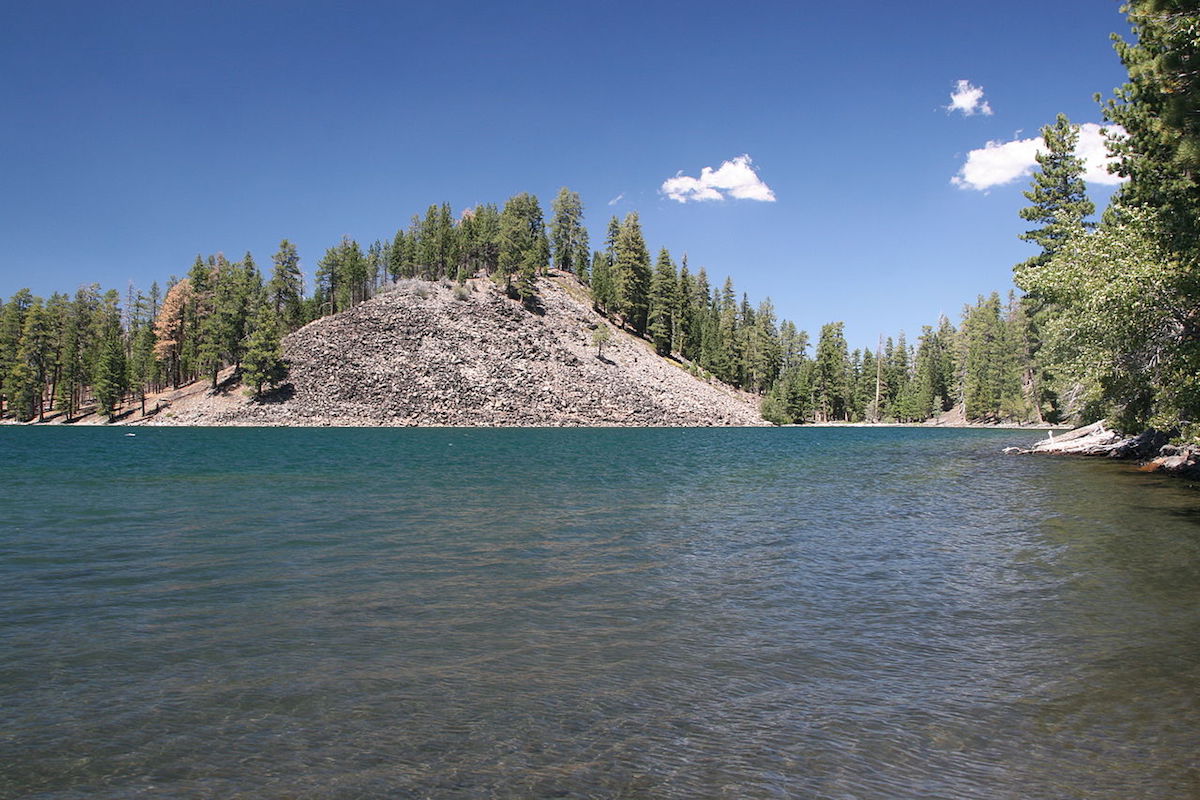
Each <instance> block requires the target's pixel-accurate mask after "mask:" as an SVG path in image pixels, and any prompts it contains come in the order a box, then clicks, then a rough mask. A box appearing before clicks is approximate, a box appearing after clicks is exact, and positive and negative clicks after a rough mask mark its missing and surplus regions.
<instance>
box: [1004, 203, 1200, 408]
mask: <svg viewBox="0 0 1200 800" xmlns="http://www.w3.org/2000/svg"><path fill="white" fill-rule="evenodd" d="M1170 240H1171V239H1170V236H1169V235H1164V233H1163V229H1162V227H1161V223H1160V222H1159V215H1157V214H1154V213H1152V212H1149V211H1143V210H1140V209H1128V210H1126V211H1125V213H1124V214H1123V219H1122V220H1121V221H1119V222H1116V223H1113V224H1106V225H1103V226H1101V228H1100V229H1099V230H1097V231H1096V232H1094V233H1090V234H1086V235H1081V236H1078V237H1076V238H1075V239H1072V240H1071V241H1070V242H1069V243H1068V244H1067V246H1066V247H1064V248H1063V250H1062V251H1061V252H1060V253H1059V254H1057V255H1056V257H1055V258H1053V259H1051V261H1050V262H1049V263H1048V264H1046V265H1045V266H1044V267H1042V268H1041V269H1037V270H1030V271H1027V272H1025V273H1023V274H1022V275H1021V276H1020V281H1021V286H1022V288H1024V289H1026V290H1027V291H1030V292H1037V293H1038V294H1039V295H1041V296H1043V297H1046V298H1048V299H1050V300H1052V301H1053V302H1056V303H1058V304H1060V305H1061V306H1062V307H1063V309H1064V313H1063V314H1062V315H1060V316H1059V317H1057V318H1056V319H1055V320H1053V322H1052V323H1051V324H1050V326H1049V328H1048V330H1047V335H1046V339H1047V349H1048V351H1049V354H1050V358H1051V359H1052V363H1053V365H1054V366H1055V368H1056V369H1058V370H1059V371H1060V372H1062V374H1063V375H1064V377H1065V378H1067V379H1069V380H1070V381H1073V382H1074V383H1076V384H1077V385H1078V386H1079V387H1080V389H1081V391H1082V395H1083V400H1084V403H1083V406H1084V414H1085V416H1088V417H1091V418H1096V417H1099V416H1105V415H1107V416H1111V417H1112V418H1113V420H1114V421H1115V422H1116V423H1117V424H1118V425H1120V426H1121V427H1123V428H1125V429H1127V430H1137V429H1140V428H1142V427H1145V426H1147V425H1155V426H1158V427H1163V428H1168V429H1169V428H1173V427H1176V426H1177V425H1178V424H1179V422H1180V421H1192V420H1200V312H1198V308H1200V305H1198V303H1197V298H1198V297H1200V278H1198V277H1197V273H1196V271H1195V270H1194V269H1193V268H1191V266H1190V265H1189V264H1187V263H1185V262H1181V260H1180V259H1179V258H1177V257H1176V256H1175V255H1174V254H1172V253H1171V252H1169V251H1168V250H1167V249H1166V246H1165V245H1164V242H1169V241H1170Z"/></svg>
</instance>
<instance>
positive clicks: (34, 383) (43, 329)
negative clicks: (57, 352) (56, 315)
mask: <svg viewBox="0 0 1200 800" xmlns="http://www.w3.org/2000/svg"><path fill="white" fill-rule="evenodd" d="M53 360H54V351H53V330H52V320H51V317H50V314H49V312H47V310H46V308H45V306H44V305H43V304H42V301H41V298H38V297H35V298H33V302H32V303H31V304H30V306H29V309H28V310H27V312H26V314H25V324H24V326H23V327H22V330H21V343H20V345H19V346H18V347H17V358H16V365H15V368H14V369H13V371H12V373H11V375H12V377H13V384H14V386H13V398H14V400H15V401H16V402H15V404H14V405H15V406H16V407H17V409H18V413H20V414H21V416H22V417H23V418H24V419H31V418H33V417H37V419H38V422H41V421H43V420H44V419H45V418H46V404H45V401H44V393H45V388H46V379H47V376H48V373H49V371H50V367H51V364H52V362H53ZM22 411H23V412H24V413H21V412H22Z"/></svg>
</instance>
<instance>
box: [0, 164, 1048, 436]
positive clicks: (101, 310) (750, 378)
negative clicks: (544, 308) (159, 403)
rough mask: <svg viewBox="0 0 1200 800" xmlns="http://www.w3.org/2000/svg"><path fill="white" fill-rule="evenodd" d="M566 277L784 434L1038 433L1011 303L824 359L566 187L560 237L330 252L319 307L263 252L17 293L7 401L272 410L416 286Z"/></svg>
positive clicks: (527, 208)
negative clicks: (263, 401) (356, 327)
mask: <svg viewBox="0 0 1200 800" xmlns="http://www.w3.org/2000/svg"><path fill="white" fill-rule="evenodd" d="M551 265H553V266H554V267H556V268H557V269H559V270H561V271H563V272H568V273H573V274H574V275H575V276H576V277H577V278H578V280H579V281H580V282H581V283H582V284H583V285H584V286H586V287H589V289H590V291H591V294H592V298H593V303H594V306H595V308H596V309H597V311H599V312H601V313H603V314H605V315H606V316H607V317H608V318H609V319H610V320H611V321H612V322H613V324H614V325H616V326H618V327H623V328H625V329H626V330H628V331H629V332H630V333H632V334H634V335H637V336H642V337H644V338H645V339H647V340H648V341H649V342H650V343H652V344H653V346H654V348H655V350H656V351H657V352H658V353H659V354H660V355H662V356H665V357H673V358H676V359H678V360H679V361H680V362H681V363H683V364H684V365H686V366H687V367H688V368H689V369H690V370H691V371H692V372H693V373H695V374H697V375H699V376H703V377H710V378H714V379H717V380H720V381H723V382H725V383H727V384H730V385H732V386H735V387H738V388H741V389H744V390H746V391H749V392H752V393H756V394H759V395H761V396H762V397H763V401H762V409H763V414H764V416H765V417H766V418H767V419H768V420H770V421H772V422H777V423H792V422H808V421H818V422H824V421H839V420H840V421H900V422H912V421H919V420H924V419H928V418H929V417H932V416H935V415H937V414H941V413H943V412H946V411H948V410H950V409H952V408H954V407H955V406H961V407H962V408H963V409H964V413H965V416H966V418H968V419H971V420H1034V419H1040V410H1039V407H1038V404H1037V403H1036V402H1035V401H1034V400H1032V399H1031V394H1032V393H1033V392H1034V391H1035V385H1034V382H1033V381H1032V379H1031V377H1030V376H1031V374H1032V368H1031V366H1030V364H1029V362H1028V357H1027V356H1028V353H1029V352H1030V344H1029V342H1030V337H1031V332H1030V327H1029V320H1028V318H1027V317H1026V315H1025V313H1024V306H1023V305H1022V304H1021V303H1018V302H1016V301H1014V300H1012V299H1011V298H1010V299H1009V302H1008V303H1007V304H1002V303H1001V301H1000V298H999V297H998V296H997V295H992V297H990V298H986V299H985V298H980V299H979V301H978V302H977V303H976V305H975V306H972V307H968V308H967V309H965V310H964V313H963V318H962V321H961V324H960V326H959V328H957V329H956V328H955V327H954V326H953V325H952V324H951V323H950V321H949V320H947V319H945V318H943V319H941V320H940V321H939V323H938V325H937V326H936V327H926V328H924V329H923V331H922V332H921V335H920V336H919V338H918V340H917V342H916V343H915V344H910V343H909V342H908V341H907V340H906V337H905V335H904V334H903V333H901V334H900V335H899V336H898V337H897V338H896V339H892V338H888V339H887V340H886V341H884V340H883V339H882V338H881V339H880V342H879V346H878V348H877V349H876V350H874V351H872V350H869V349H868V350H857V349H856V350H854V351H850V350H849V349H848V348H847V345H846V340H845V336H844V331H843V326H842V323H831V324H828V325H825V326H823V327H822V329H821V331H820V336H819V338H818V340H817V342H816V344H815V349H814V351H813V352H812V353H811V355H810V352H809V350H810V344H811V343H810V339H809V335H808V333H807V332H806V331H804V330H801V329H799V328H797V326H796V325H795V324H794V323H793V322H791V321H789V320H781V319H779V318H778V317H777V316H776V313H775V310H774V307H773V305H772V303H771V301H770V299H769V298H768V299H766V300H763V301H761V302H759V303H758V304H756V305H755V304H751V302H750V300H749V298H748V297H747V296H746V295H745V294H742V295H741V297H740V298H739V296H738V294H737V292H736V291H735V288H734V283H733V280H732V278H729V277H726V278H725V279H724V281H723V283H722V284H721V285H720V286H719V287H717V286H714V285H710V282H709V278H708V275H707V272H706V271H705V269H704V268H703V267H701V268H700V269H699V270H697V271H696V272H695V273H693V272H691V271H690V270H689V267H688V262H687V256H686V255H684V256H682V257H681V258H680V261H679V265H678V266H676V263H675V259H674V258H673V257H672V256H671V254H670V253H669V252H668V251H667V250H666V249H662V250H660V251H659V253H658V257H657V259H655V260H654V261H653V263H652V261H651V258H650V252H649V249H648V248H647V246H646V242H645V237H644V235H643V233H642V229H641V224H640V221H639V218H638V215H637V213H636V212H635V213H631V214H629V215H628V216H626V217H625V219H624V220H618V219H617V218H616V217H613V218H612V219H611V220H610V221H609V224H608V228H607V235H606V237H605V241H604V247H603V249H601V250H595V251H591V250H590V249H589V244H588V233H587V229H586V227H585V226H584V220H583V203H582V202H581V200H580V198H579V195H578V194H577V193H575V192H572V191H570V190H569V189H567V188H565V187H564V188H563V189H562V190H560V191H559V193H558V195H557V196H556V198H555V200H554V202H553V204H552V207H551V218H550V222H549V224H546V223H545V221H544V216H543V212H542V209H541V207H540V204H539V202H538V200H537V198H536V197H534V196H533V195H530V194H526V193H522V194H518V195H515V196H513V197H511V198H510V199H509V200H508V201H507V202H506V203H505V204H504V207H503V208H502V209H501V208H498V207H497V206H495V205H493V204H484V205H479V206H476V207H474V208H470V209H467V210H465V211H463V212H461V213H460V214H458V215H457V216H456V215H455V214H454V213H453V211H452V209H451V208H450V206H449V205H448V204H445V203H443V204H441V205H431V206H429V208H428V210H427V211H426V213H425V214H424V215H423V216H421V215H416V216H414V217H413V218H412V221H411V223H410V224H409V226H408V227H407V228H402V229H400V230H398V231H397V232H396V233H395V234H394V236H392V237H390V238H389V239H386V240H376V241H375V242H373V243H372V244H370V245H369V246H367V247H366V248H363V247H362V246H361V245H360V244H359V243H358V242H356V241H355V240H353V239H351V238H349V237H345V238H343V239H342V240H341V241H340V242H339V243H338V244H337V245H335V246H333V247H331V248H329V249H328V250H326V252H325V254H324V256H323V257H322V258H321V259H320V261H319V262H318V264H317V266H316V276H315V277H316V280H315V286H314V287H313V292H312V294H311V295H306V293H305V286H304V278H303V273H302V271H301V268H300V258H299V255H298V253H297V251H296V248H295V246H294V245H293V244H291V243H290V242H288V241H287V240H286V239H285V240H284V241H283V242H281V244H280V248H279V251H278V252H277V253H275V255H274V256H273V257H272V270H271V275H270V278H269V279H267V280H264V278H263V276H262V274H261V272H260V271H259V269H258V266H257V264H256V263H255V261H254V259H253V257H252V256H251V254H250V253H246V255H245V256H244V257H243V259H242V260H241V261H237V262H230V261H228V260H227V259H226V258H225V256H224V255H222V254H216V255H212V256H209V257H207V258H203V257H200V256H197V258H196V261H195V263H194V264H193V265H192V267H191V269H190V270H189V272H188V273H187V274H186V276H185V277H183V278H182V279H179V278H175V277H174V276H172V278H171V279H170V280H169V281H168V282H167V291H166V293H165V295H164V294H163V293H162V292H161V291H160V289H159V287H158V284H157V283H156V284H154V285H153V286H152V287H151V288H150V291H149V292H148V293H142V292H140V291H135V290H134V289H132V288H131V289H130V290H129V291H128V293H127V296H126V299H125V303H124V306H123V307H122V305H121V303H120V297H119V295H118V294H117V292H116V291H109V292H107V293H101V291H100V289H99V288H98V287H97V286H94V285H93V286H87V287H84V288H82V289H80V290H79V291H78V292H77V293H76V296H75V297H74V298H73V299H72V298H68V297H67V296H66V295H61V294H55V295H53V296H52V297H51V298H50V300H49V301H47V302H43V301H42V300H40V299H39V298H35V297H33V296H32V295H31V294H30V293H29V292H28V290H22V291H21V292H18V293H17V295H15V296H14V297H13V298H12V299H11V300H10V301H9V302H8V303H7V304H6V305H5V306H4V308H3V312H2V315H0V398H3V399H4V400H6V401H7V406H6V407H5V406H0V411H8V412H10V413H12V414H13V415H15V416H16V417H17V418H19V419H23V420H27V419H35V418H36V419H38V420H42V419H44V418H45V414H46V412H47V410H49V409H53V410H57V411H60V412H62V413H64V414H65V415H66V418H67V419H71V418H73V417H75V416H76V415H77V414H78V413H79V412H80V411H81V410H82V409H84V408H87V407H90V406H91V405H92V404H94V405H95V406H97V407H98V409H99V410H100V411H102V412H103V413H105V414H108V415H109V416H110V417H111V416H113V415H114V414H115V413H116V411H117V409H118V408H119V407H120V406H121V404H122V403H123V402H124V401H125V400H126V399H128V398H132V399H134V400H139V399H140V400H141V401H142V403H143V413H144V412H145V408H144V402H145V398H146V396H147V395H148V394H151V393H154V392H157V391H161V390H162V389H164V388H167V387H175V388H177V387H179V386H181V385H183V384H185V383H188V382H191V381H195V380H198V379H201V378H203V379H204V380H206V381H208V382H209V384H210V386H211V387H213V388H214V389H215V388H216V387H217V381H218V376H219V374H220V372H221V370H222V369H223V368H224V367H227V366H233V367H234V368H235V370H236V371H237V373H238V375H239V377H240V378H241V380H242V382H243V384H245V385H247V386H249V387H251V389H252V390H253V391H254V393H255V394H260V393H261V392H262V391H263V390H264V389H265V388H266V387H269V386H273V385H275V384H277V383H278V382H279V381H281V380H282V379H283V378H284V376H285V370H286V367H285V365H284V363H283V361H282V357H281V355H280V344H279V341H280V337H281V336H282V335H284V334H286V333H287V332H290V331H292V330H295V329H296V328H298V327H300V326H302V325H304V324H306V323H308V322H310V321H312V320H315V319H318V318H320V317H322V316H326V315H330V314H335V313H338V312H340V311H344V310H346V309H348V308H350V307H352V306H354V305H356V304H358V303H361V302H363V301H365V300H367V299H369V298H370V297H372V296H373V295H374V294H376V293H377V292H379V291H380V290H382V289H384V288H386V287H387V286H389V285H391V284H392V283H393V282H395V281H398V280H402V279H421V280H441V281H446V280H457V281H459V282H460V283H461V282H465V281H466V280H467V279H468V278H473V277H487V278H491V279H492V280H493V281H495V282H496V283H497V285H498V286H500V287H501V288H502V289H503V290H505V291H506V292H508V293H509V294H510V295H511V296H512V297H514V298H516V299H519V300H521V301H522V302H524V303H526V304H527V305H531V306H533V305H536V304H537V302H538V295H537V279H538V277H539V276H542V275H545V274H546V273H547V272H548V271H549V269H550V267H551Z"/></svg>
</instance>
